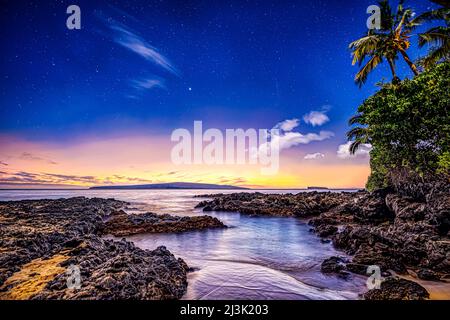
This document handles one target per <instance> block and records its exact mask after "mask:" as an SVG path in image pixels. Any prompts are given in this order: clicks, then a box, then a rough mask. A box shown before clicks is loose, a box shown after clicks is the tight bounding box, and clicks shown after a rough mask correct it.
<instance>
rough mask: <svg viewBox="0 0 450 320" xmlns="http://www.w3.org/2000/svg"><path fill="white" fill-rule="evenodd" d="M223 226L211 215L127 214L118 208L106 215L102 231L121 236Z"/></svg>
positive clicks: (223, 226)
mask: <svg viewBox="0 0 450 320" xmlns="http://www.w3.org/2000/svg"><path fill="white" fill-rule="evenodd" d="M225 227H226V226H225V225H224V224H223V223H222V222H221V221H220V220H219V219H217V218H214V217H211V216H194V217H177V216H171V215H168V214H165V215H157V214H155V213H143V214H127V213H125V212H124V211H123V210H119V211H115V212H113V213H112V214H111V215H110V216H109V217H108V220H107V222H106V223H105V229H104V230H103V232H104V233H107V234H112V235H114V236H116V237H122V236H129V235H132V234H137V233H161V232H183V231H189V230H202V229H207V228H225Z"/></svg>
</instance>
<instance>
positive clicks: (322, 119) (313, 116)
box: [303, 110, 330, 127]
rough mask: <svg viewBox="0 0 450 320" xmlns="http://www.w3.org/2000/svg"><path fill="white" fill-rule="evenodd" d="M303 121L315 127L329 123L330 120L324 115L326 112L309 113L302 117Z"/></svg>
mask: <svg viewBox="0 0 450 320" xmlns="http://www.w3.org/2000/svg"><path fill="white" fill-rule="evenodd" d="M303 121H305V123H308V124H311V125H312V126H313V127H315V126H321V125H323V124H324V123H326V122H328V121H330V118H328V116H327V115H326V110H322V111H311V112H309V113H307V114H305V115H304V116H303Z"/></svg>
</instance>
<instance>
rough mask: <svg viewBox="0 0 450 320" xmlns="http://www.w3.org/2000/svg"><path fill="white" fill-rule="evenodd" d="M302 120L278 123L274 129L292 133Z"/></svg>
mask: <svg viewBox="0 0 450 320" xmlns="http://www.w3.org/2000/svg"><path fill="white" fill-rule="evenodd" d="M299 122H300V120H298V119H287V120H284V121H281V122H279V123H277V124H276V125H275V127H274V129H280V130H283V131H292V130H293V129H294V128H297V127H298V125H299Z"/></svg>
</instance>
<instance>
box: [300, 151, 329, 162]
mask: <svg viewBox="0 0 450 320" xmlns="http://www.w3.org/2000/svg"><path fill="white" fill-rule="evenodd" d="M322 158H325V155H324V154H323V153H320V152H316V153H308V154H307V155H305V156H304V157H303V159H305V160H316V159H322Z"/></svg>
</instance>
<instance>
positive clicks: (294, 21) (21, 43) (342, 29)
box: [0, 0, 432, 187]
mask: <svg viewBox="0 0 450 320" xmlns="http://www.w3.org/2000/svg"><path fill="white" fill-rule="evenodd" d="M70 4H77V5H79V6H80V8H81V30H68V29H67V28H66V25H65V24H66V19H67V17H68V14H66V8H67V6H68V5H70ZM371 4H374V1H370V0H368V1H366V0H354V1H338V0H335V1H334V0H328V1H325V0H303V1H187V0H183V1H151V0H147V1H143V0H141V1H134V0H128V1H45V3H44V1H2V5H1V19H0V21H1V22H0V23H1V29H0V38H1V41H2V59H0V81H1V87H0V97H1V104H0V137H1V138H0V139H1V140H0V141H1V142H0V143H1V145H0V161H1V163H4V165H3V166H2V167H0V170H2V171H0V172H2V174H3V176H2V178H1V181H0V183H2V182H3V183H4V184H8V183H10V182H13V183H15V182H17V183H44V184H45V183H47V184H50V183H55V184H76V180H73V179H72V178H76V177H79V176H83V177H92V179H91V180H89V179H87V178H86V180H83V183H85V184H89V185H90V184H103V183H113V182H121V183H128V182H131V181H132V180H130V179H137V178H136V177H139V179H142V181H152V182H156V181H170V180H172V179H173V178H172V177H170V175H169V173H170V172H174V171H172V170H178V169H173V168H171V166H170V165H169V164H168V162H169V160H167V159H166V160H165V161H164V160H163V159H159V160H152V161H151V162H150V163H148V165H147V166H146V165H145V164H144V162H142V161H141V160H139V161H138V160H136V161H135V162H136V163H134V162H133V159H131V158H130V159H127V161H124V160H123V159H122V158H120V157H119V156H118V155H117V154H119V153H123V152H125V153H126V151H125V150H126V149H123V150H122V149H121V148H124V146H127V145H128V146H129V145H130V144H132V145H133V146H135V147H136V146H137V144H138V143H140V142H138V140H133V139H138V138H137V137H140V138H149V139H153V140H152V141H153V142H152V143H153V144H152V143H150V145H140V147H141V148H143V149H144V148H145V149H150V150H152V152H153V153H154V152H155V151H157V149H158V148H159V147H156V146H161V145H164V141H166V142H167V143H166V144H167V145H168V147H170V140H169V137H170V133H171V132H172V130H174V129H176V128H178V127H185V128H191V127H192V124H193V121H194V120H202V121H203V123H204V126H206V127H216V128H219V129H225V128H238V127H243V128H271V127H273V126H274V125H275V124H277V123H279V122H281V121H284V120H287V119H294V118H296V119H302V117H303V116H304V115H305V114H307V113H309V112H311V111H318V112H322V113H324V114H326V115H327V117H328V118H329V121H328V122H326V123H324V124H323V125H321V126H320V128H318V127H314V126H312V125H308V124H307V123H305V122H302V121H300V124H299V127H298V130H299V131H301V132H304V133H306V132H318V131H319V130H327V131H330V132H333V133H334V136H333V137H332V138H330V139H326V140H324V141H321V142H320V144H318V143H311V144H308V145H306V144H305V145H302V146H300V147H294V148H293V149H290V150H286V156H289V157H290V160H287V161H286V162H284V165H285V166H286V168H292V166H293V163H295V160H296V159H298V160H299V162H301V161H303V159H304V155H305V154H307V153H311V152H321V153H323V154H324V155H326V156H327V157H325V159H324V160H323V161H325V164H326V165H329V166H332V167H333V168H335V167H336V166H338V165H344V164H342V161H341V162H339V161H340V160H342V159H337V158H336V157H335V154H336V150H337V148H338V146H339V145H341V144H343V143H345V142H346V139H345V132H346V131H347V130H348V126H347V119H348V118H349V117H350V116H351V115H353V114H354V113H355V111H356V108H357V106H358V105H359V104H360V103H361V102H362V101H363V100H364V99H365V98H367V97H368V96H369V95H371V94H373V93H374V92H375V91H376V89H377V87H376V86H375V83H377V82H379V81H381V80H382V79H383V78H384V79H385V80H390V73H389V70H388V65H387V64H386V63H383V64H382V65H381V66H380V67H379V68H378V69H377V70H376V71H375V72H373V74H371V75H370V76H369V80H368V82H367V84H366V85H365V86H363V87H362V88H361V89H360V88H358V86H357V85H355V83H354V82H353V77H354V75H355V73H356V72H357V67H356V66H355V67H353V66H352V65H351V57H350V51H349V50H348V44H349V43H350V42H351V41H353V40H355V39H357V38H358V37H360V36H362V35H363V34H364V33H365V32H367V29H366V26H365V24H366V19H367V17H368V15H367V14H366V8H367V7H368V6H369V5H371ZM407 4H409V5H410V6H412V7H413V8H414V9H416V10H417V12H422V11H423V10H425V9H426V8H428V7H430V6H432V4H431V2H429V1H424V0H422V1H419V0H417V1H407ZM416 40H417V39H416V36H413V37H412V42H413V43H415V42H416ZM425 51H426V50H425ZM425 51H423V50H422V51H420V52H419V51H418V50H416V49H415V48H412V49H411V50H409V53H410V55H411V57H412V58H413V59H416V58H417V57H419V55H420V54H423V53H424V52H425ZM398 74H399V75H400V76H401V78H404V77H411V72H410V70H409V69H408V68H407V66H406V65H405V64H404V62H403V61H401V60H399V61H398ZM126 138H128V142H126ZM113 139H121V140H120V141H121V142H120V143H119V142H117V144H114V143H112V142H111V141H113ZM123 139H125V141H124V140H123ZM155 139H156V140H158V141H154V140H155ZM105 141H107V142H111V143H110V144H108V146H109V148H110V149H112V151H111V152H112V153H111V154H109V158H113V159H116V158H117V162H115V163H113V162H112V160H111V161H110V162H108V163H105V168H107V169H104V170H103V169H102V170H100V169H99V168H100V167H102V165H100V164H97V167H95V166H93V165H91V164H92V162H93V161H94V160H92V155H89V156H87V154H88V151H87V150H90V151H89V152H92V150H95V149H96V148H95V147H92V148H91V149H86V148H83V147H82V145H84V146H85V145H86V144H89V143H94V142H97V143H99V145H101V146H102V148H103V147H104V148H105V149H106V145H105V143H106V142H105ZM115 141H117V140H115ZM139 141H141V140H139ZM296 148H297V149H296ZM1 149H3V150H1ZM75 149H76V151H75ZM99 149H101V148H100V147H99ZM102 150H103V149H102ZM161 150H162V149H161ZM161 152H162V151H161ZM131 153H132V152H131ZM332 153H333V154H334V157H333V156H331V155H332ZM73 154H76V155H77V157H74V156H72V155H73ZM84 155H86V156H84ZM102 156H105V155H104V154H103V155H102ZM116 156H117V157H116ZM105 157H106V156H105ZM115 157H116V158H115ZM136 157H137V158H139V157H138V156H136ZM74 158H77V159H76V160H77V161H76V162H70V161H71V160H73V159H74ZM95 158H96V159H100V158H102V157H100V156H98V157H95ZM137 158H135V159H137ZM300 160H301V161H300ZM99 161H100V160H99ZM349 161H350V162H351V163H352V164H353V165H363V166H364V167H365V168H366V169H367V159H357V158H355V159H350V160H349ZM52 162H53V164H52ZM125 162H126V164H124V163H125ZM164 162H165V163H166V165H163V163H164ZM325 164H323V165H325ZM282 165H283V164H282ZM345 165H346V166H350V165H349V164H345ZM308 166H311V164H308ZM69 168H70V170H69ZM96 168H97V169H96ZM132 168H134V169H132ZM133 170H134V171H133ZM286 170H288V169H286ZM289 170H291V171H289ZM289 170H288V171H287V172H286V173H285V174H286V175H291V174H292V172H298V170H297V169H289ZM311 170H312V169H311ZM182 171H183V170H180V171H177V172H180V173H179V175H178V176H176V177H175V178H176V179H177V180H186V179H187V180H193V179H192V178H193V176H186V172H183V173H181V172H182ZM194 171H195V170H194ZM217 171H218V169H214V168H209V171H208V174H209V175H208V174H206V173H202V174H204V178H199V179H198V181H202V182H223V181H222V180H226V179H225V178H224V179H222V180H220V179H219V177H222V176H223V175H225V176H226V177H230V178H229V179H230V181H231V180H232V179H237V178H242V177H238V176H239V174H238V173H236V172H238V171H236V172H231V171H230V172H228V173H223V174H222V173H221V174H220V175H217V176H214V173H217ZM20 172H25V173H28V174H29V175H35V176H30V177H31V178H29V179H28V180H26V179H22V178H23V176H22V177H21V176H20V174H19V175H18V173H20ZM144 172H148V174H149V175H148V176H146V178H145V179H144V178H143V175H144ZM224 172H225V171H224ZM362 172H363V173H367V170H366V171H364V170H363V171H362ZM44 174H49V175H52V174H53V175H56V174H60V175H62V174H68V175H69V174H70V176H71V177H72V178H67V181H64V179H59V180H58V179H56V180H55V179H52V178H49V177H44V176H42V175H44ZM114 175H116V176H123V177H126V178H124V179H125V180H121V179H119V178H117V179H113V178H112V177H113V176H114ZM157 175H161V177H163V178H161V179H159V180H158V179H157V178H155V177H156V176H157ZM167 175H168V176H167ZM172 175H173V174H172ZM197 176H198V177H201V173H200V172H199V173H198V174H197ZM213 176H214V177H215V178H212V177H213ZM132 177H134V178H132ZM8 178H9V180H8ZM365 178H366V176H364V174H363V176H361V177H360V178H359V180H358V179H357V178H355V179H354V180H352V181H347V182H343V183H341V184H340V183H338V182H336V183H335V184H334V185H335V186H341V185H342V186H350V185H351V184H352V183H353V184H354V185H358V186H359V185H361V184H363V183H364V180H365ZM127 179H128V180H127ZM280 179H281V180H282V178H280ZM299 179H300V178H299ZM317 179H319V178H317ZM317 179H316V180H317ZM257 180H258V179H257V178H254V179H252V178H249V177H247V181H248V183H247V185H255V186H268V185H272V184H273V185H274V186H275V185H280V186H290V187H292V186H304V185H305V184H308V183H313V182H316V183H317V184H321V182H322V181H320V179H319V180H317V181H315V180H314V179H312V178H311V179H306V180H301V179H300V180H295V181H290V182H289V183H281V182H280V183H278V182H273V183H272V182H271V181H270V180H264V181H265V182H261V184H258V181H257ZM275 180H276V179H275ZM275 180H273V181H275ZM281 180H280V181H281ZM74 181H75V182H74ZM325 183H327V184H332V183H330V182H325ZM243 184H245V183H243Z"/></svg>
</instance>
